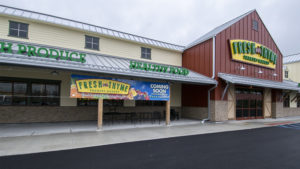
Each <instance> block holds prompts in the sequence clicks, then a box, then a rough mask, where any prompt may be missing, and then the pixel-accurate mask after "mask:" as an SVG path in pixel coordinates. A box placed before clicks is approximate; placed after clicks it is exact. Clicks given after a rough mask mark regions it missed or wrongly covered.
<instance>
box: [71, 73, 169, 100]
mask: <svg viewBox="0 0 300 169" xmlns="http://www.w3.org/2000/svg"><path fill="white" fill-rule="evenodd" d="M169 88H170V87H169V84H168V83H160V82H144V81H135V80H127V79H117V78H107V77H95V76H84V75H71V92H70V96H71V98H90V99H96V98H103V99H118V100H162V101H168V100H169V99H170V91H169Z"/></svg>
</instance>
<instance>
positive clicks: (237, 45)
mask: <svg viewBox="0 0 300 169" xmlns="http://www.w3.org/2000/svg"><path fill="white" fill-rule="evenodd" d="M230 47H231V55H232V59H233V60H237V61H241V62H246V63H251V64H255V65H259V66H264V67H268V68H271V69H275V68H276V61H277V55H276V54H275V53H274V52H273V51H272V50H271V49H269V48H267V47H265V46H263V45H261V44H259V43H256V42H252V41H247V40H239V39H235V40H230Z"/></svg>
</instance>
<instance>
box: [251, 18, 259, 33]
mask: <svg viewBox="0 0 300 169" xmlns="http://www.w3.org/2000/svg"><path fill="white" fill-rule="evenodd" d="M254 23H255V24H254ZM255 25H256V27H254V26H255ZM252 29H253V30H255V31H257V32H258V29H259V28H258V21H257V20H256V19H253V20H252Z"/></svg>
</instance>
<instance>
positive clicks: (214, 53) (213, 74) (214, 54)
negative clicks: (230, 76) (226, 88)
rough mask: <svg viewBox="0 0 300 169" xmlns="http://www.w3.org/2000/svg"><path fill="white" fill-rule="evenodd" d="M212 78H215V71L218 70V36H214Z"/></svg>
mask: <svg viewBox="0 0 300 169" xmlns="http://www.w3.org/2000/svg"><path fill="white" fill-rule="evenodd" d="M212 50H213V51H212V62H213V65H212V77H211V78H213V79H214V78H215V73H216V72H215V69H216V35H214V36H213V48H212Z"/></svg>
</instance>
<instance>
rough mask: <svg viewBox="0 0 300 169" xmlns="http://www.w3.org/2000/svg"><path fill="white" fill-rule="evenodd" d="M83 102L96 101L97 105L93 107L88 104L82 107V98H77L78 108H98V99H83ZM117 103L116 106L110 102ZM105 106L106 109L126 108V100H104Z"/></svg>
mask: <svg viewBox="0 0 300 169" xmlns="http://www.w3.org/2000/svg"><path fill="white" fill-rule="evenodd" d="M82 100H86V101H87V102H88V101H91V102H93V101H95V100H97V104H96V105H92V104H86V105H80V101H81V98H77V107H97V106H98V99H82ZM114 101H115V102H116V103H115V104H114V103H113V104H110V105H109V102H114ZM103 106H105V107H124V100H113V99H103Z"/></svg>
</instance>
